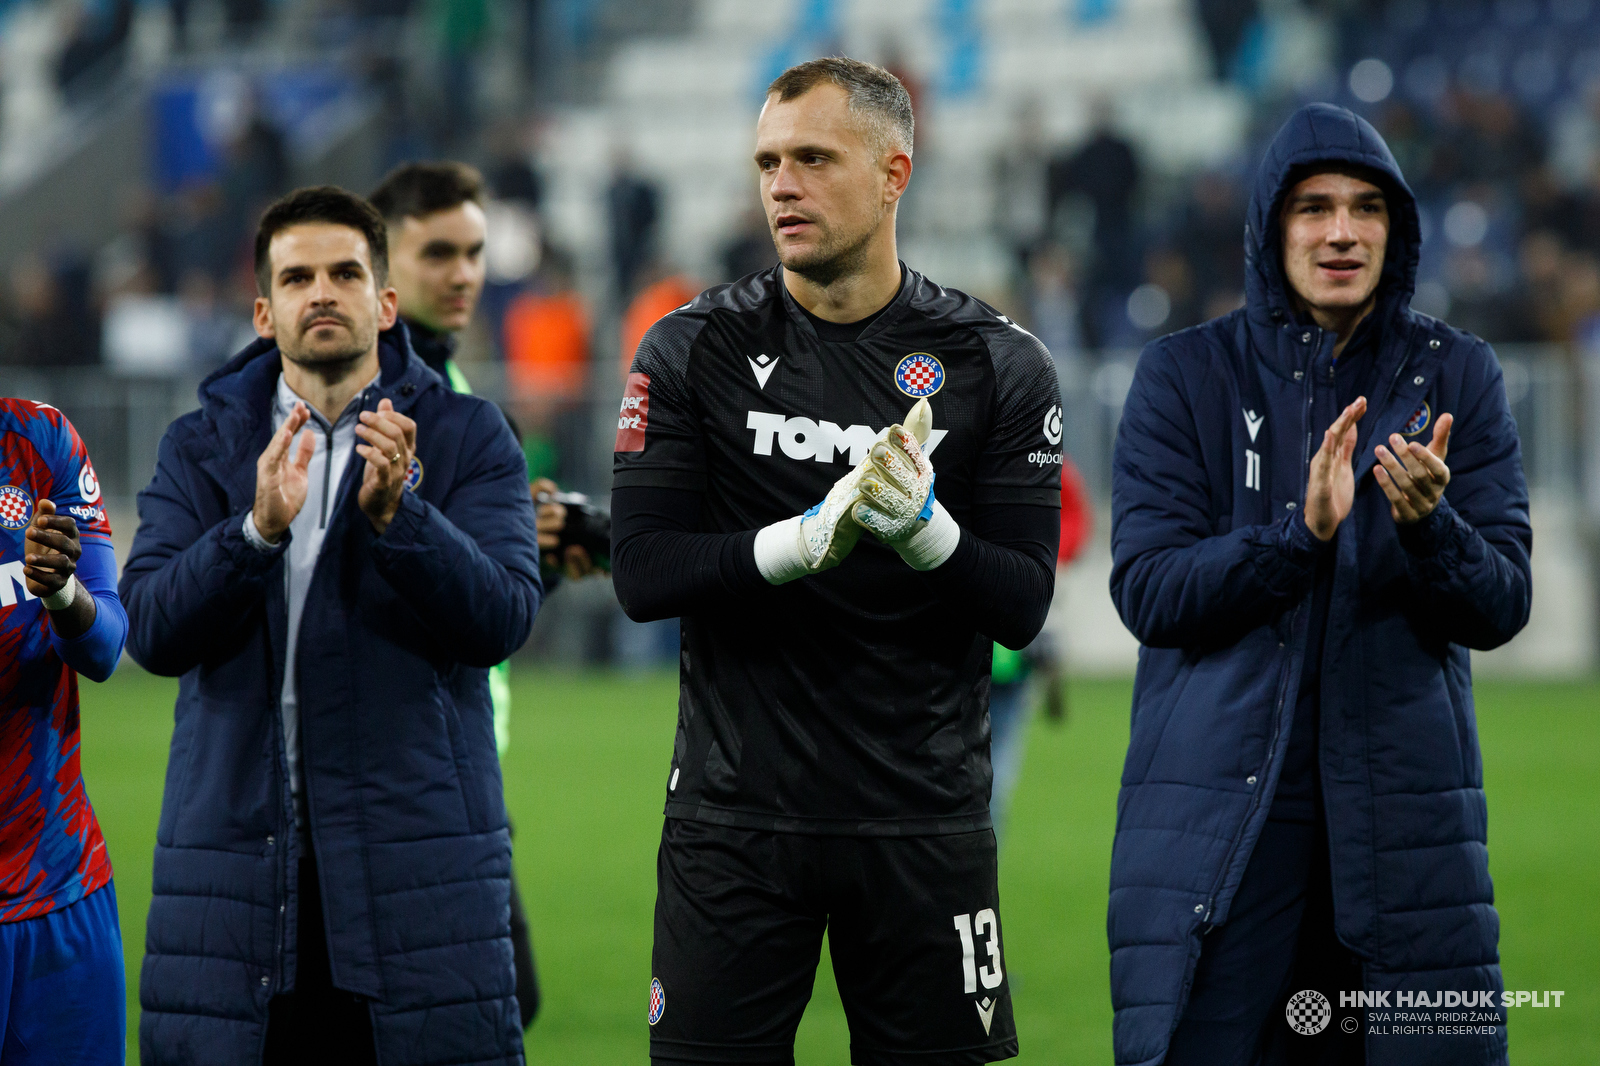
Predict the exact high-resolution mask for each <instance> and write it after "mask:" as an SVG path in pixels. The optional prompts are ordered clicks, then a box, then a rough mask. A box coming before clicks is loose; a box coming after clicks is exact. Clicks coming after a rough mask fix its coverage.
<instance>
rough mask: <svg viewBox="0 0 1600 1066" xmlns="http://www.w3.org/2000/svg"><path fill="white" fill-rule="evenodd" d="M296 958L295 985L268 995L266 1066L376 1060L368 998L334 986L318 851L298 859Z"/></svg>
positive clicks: (360, 1065)
mask: <svg viewBox="0 0 1600 1066" xmlns="http://www.w3.org/2000/svg"><path fill="white" fill-rule="evenodd" d="M299 919H300V923H299V924H300V935H299V940H298V942H297V943H298V945H299V948H298V950H299V962H298V964H297V966H296V970H295V982H294V989H293V990H292V991H289V992H284V993H282V994H280V995H276V996H273V997H272V1002H271V1003H270V1004H268V1008H267V1010H268V1013H267V1046H266V1050H265V1053H264V1054H263V1055H262V1062H263V1064H265V1066H322V1064H324V1063H326V1064H327V1066H367V1064H371V1066H377V1062H378V1054H377V1051H376V1049H375V1048H374V1047H373V1043H372V1012H371V1010H370V1009H369V1008H368V1006H367V1003H366V1000H365V999H363V998H362V997H360V996H356V995H352V994H351V993H349V992H345V991H342V990H340V989H337V988H335V987H333V975H332V972H331V971H330V969H329V966H328V935H327V931H326V927H325V926H324V924H323V920H322V890H321V887H320V886H319V885H318V883H317V861H316V856H314V855H313V854H312V853H311V849H310V847H309V846H308V847H307V848H306V851H305V854H304V855H303V856H302V857H301V859H300V914H299Z"/></svg>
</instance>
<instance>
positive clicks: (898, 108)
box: [767, 56, 917, 155]
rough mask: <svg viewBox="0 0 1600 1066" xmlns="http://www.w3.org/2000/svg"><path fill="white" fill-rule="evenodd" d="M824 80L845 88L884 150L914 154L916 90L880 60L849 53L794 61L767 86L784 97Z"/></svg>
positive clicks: (871, 139)
mask: <svg viewBox="0 0 1600 1066" xmlns="http://www.w3.org/2000/svg"><path fill="white" fill-rule="evenodd" d="M824 82H826V83H828V84H831V85H837V86H838V87H839V88H841V89H843V90H844V92H845V98H846V99H847V100H848V101H849V104H850V113H851V114H852V115H854V116H855V117H856V119H857V120H858V121H859V122H860V123H861V124H862V127H863V129H862V132H863V134H864V135H865V137H866V140H867V143H868V144H869V145H871V146H872V148H873V150H874V151H876V152H877V153H878V154H879V155H882V154H883V153H884V152H889V151H895V152H904V153H905V154H906V155H910V154H911V143H912V141H913V140H914V138H915V137H916V132H917V124H916V118H915V116H913V115H912V113H911V94H910V93H908V92H906V87H905V86H904V85H902V84H900V79H899V78H897V77H895V76H894V75H893V74H890V73H889V72H888V71H887V70H884V69H883V68H882V67H880V66H875V65H873V64H871V63H863V62H861V61H860V60H859V59H848V58H846V57H844V56H828V57H827V58H824V59H812V60H809V61H807V62H805V63H801V64H798V65H797V66H793V67H790V68H789V69H788V70H786V71H784V72H783V73H782V74H780V75H778V77H777V78H776V79H774V80H773V82H772V84H771V85H769V86H767V95H768V96H774V95H776V96H777V98H778V102H779V103H783V102H786V101H789V100H793V99H794V98H795V97H797V96H804V95H805V94H806V93H808V92H810V91H811V90H812V89H815V88H816V87H817V86H818V85H821V84H823V83H824Z"/></svg>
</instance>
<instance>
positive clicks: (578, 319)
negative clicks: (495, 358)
mask: <svg viewBox="0 0 1600 1066" xmlns="http://www.w3.org/2000/svg"><path fill="white" fill-rule="evenodd" d="M503 339H504V342H505V352H506V375H507V376H508V377H509V378H510V379H511V385H512V387H513V388H515V389H516V390H517V391H518V392H520V393H522V394H524V395H526V396H534V397H538V398H539V399H546V400H555V399H567V398H570V397H573V396H577V395H579V394H580V393H581V392H582V391H583V384H584V379H585V378H586V377H587V376H588V372H589V315H588V313H587V312H585V311H584V309H583V301H582V300H580V299H579V297H578V294H577V293H576V292H572V291H568V292H558V293H553V294H550V295H542V294H539V293H531V292H530V293H524V294H522V295H521V296H518V297H517V298H516V299H515V300H513V301H511V306H510V307H509V308H508V309H507V310H506V319H505V325H504V328H503Z"/></svg>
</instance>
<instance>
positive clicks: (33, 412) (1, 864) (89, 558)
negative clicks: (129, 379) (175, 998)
mask: <svg viewBox="0 0 1600 1066" xmlns="http://www.w3.org/2000/svg"><path fill="white" fill-rule="evenodd" d="M80 523H81V525H80ZM0 560H3V562H0V649H3V651H0V795H3V799H0V1041H3V1047H0V1058H3V1060H4V1061H5V1062H6V1063H8V1064H9V1063H12V1062H19V1063H31V1062H38V1063H44V1062H73V1063H83V1064H84V1066H91V1064H92V1066H101V1064H104V1066H113V1064H120V1063H121V1062H122V1059H123V1053H124V1051H125V1049H126V1041H127V1036H126V1029H127V994H126V992H125V990H124V988H123V969H122V932H121V929H120V928H119V926H118V924H117V891H116V888H115V886H114V885H113V884H112V881H111V860H110V858H109V857H108V856H107V854H106V845H105V840H104V839H103V838H102V837H101V835H100V823H99V822H98V821H97V820H96V818H95V816H94V810H93V808H91V807H90V806H89V798H88V796H87V794H86V793H85V792H84V785H83V775H82V773H81V772H80V770H79V767H78V675H79V674H80V673H81V674H83V675H84V676H85V677H88V678H90V679H91V680H94V681H104V680H106V679H107V678H108V677H110V676H111V672H112V671H113V670H115V669H116V668H117V661H118V660H119V659H120V658H121V657H122V645H123V641H124V640H125V639H126V638H127V635H128V616H127V614H126V613H125V612H124V611H123V609H122V601H121V600H119V599H118V598H117V588H116V581H117V558H116V554H115V553H114V552H113V551H112V549H111V523H110V522H108V521H107V520H106V513H105V510H104V507H103V501H102V500H101V498H100V482H99V480H98V479H97V478H96V477H95V472H94V466H93V464H91V463H90V462H89V451H88V449H87V448H85V447H84V446H83V441H81V440H80V439H78V433H77V431H76V430H75V429H73V428H72V423H70V422H68V421H67V419H66V416H65V415H63V414H62V413H61V412H60V411H57V410H56V409H55V408H54V407H51V406H49V405H48V404H42V403H36V402H34V401H32V400H20V399H8V398H0Z"/></svg>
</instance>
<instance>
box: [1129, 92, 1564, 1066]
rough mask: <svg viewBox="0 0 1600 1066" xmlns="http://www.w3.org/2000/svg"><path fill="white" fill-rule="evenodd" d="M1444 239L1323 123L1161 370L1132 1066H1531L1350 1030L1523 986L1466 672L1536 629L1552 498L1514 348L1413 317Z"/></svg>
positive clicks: (1377, 144) (1502, 1046)
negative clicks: (1240, 282) (1377, 1018)
mask: <svg viewBox="0 0 1600 1066" xmlns="http://www.w3.org/2000/svg"><path fill="white" fill-rule="evenodd" d="M1420 244H1421V239H1420V232H1419V225H1418V216H1417V208H1416V203H1415V200H1414V198H1413V196H1412V194H1411V191H1410V189H1409V188H1408V187H1407V185H1406V182H1405V178H1404V177H1403V176H1402V175H1401V173H1400V170H1399V168H1398V167H1397V166H1396V164H1395V161H1394V158H1393V156H1392V155H1390V153H1389V150H1388V147H1387V146H1386V145H1385V144H1384V143H1383V141H1382V139H1381V138H1380V137H1379V136H1378V134H1377V132H1376V131H1375V130H1374V129H1373V128H1372V127H1371V126H1370V125H1368V124H1367V123H1366V122H1364V121H1363V120H1361V119H1359V118H1358V117H1356V116H1355V115H1353V114H1351V113H1350V112H1348V111H1345V110H1343V109H1341V108H1336V107H1332V106H1329V105H1324V104H1314V105H1311V106H1309V107H1306V108H1304V109H1302V110H1301V111H1300V112H1298V113H1297V114H1296V115H1294V116H1293V117H1292V118H1291V119H1290V120H1289V122H1288V123H1287V124H1286V125H1285V126H1284V128H1283V129H1282V130H1281V131H1280V132H1279V133H1278V135H1277V137H1276V138H1275V139H1274V141H1273V142H1272V145H1271V147H1270V148H1269V149H1268V151H1267V156H1266V159H1265V160H1264V161H1263V163H1262V165H1261V171H1260V176H1259V178H1258V180H1257V183H1256V188H1255V193H1254V196H1253V198H1252V201H1251V205H1250V214H1249V219H1248V225H1247V227H1246V233H1245V255H1246V261H1247V266H1248V274H1247V277H1248V283H1247V284H1248V290H1247V296H1246V305H1245V307H1244V308H1243V309H1242V310H1239V311H1236V312H1234V313H1232V314H1230V315H1227V316H1224V317H1223V318H1220V319H1216V320H1214V321H1212V322H1208V323H1206V324H1204V325H1202V326H1199V327H1197V328H1195V329H1191V330H1185V331H1183V332H1181V333H1177V334H1174V335H1172V336H1170V337H1166V338H1163V339H1161V340H1158V341H1156V342H1154V343H1152V344H1151V345H1150V346H1149V347H1148V348H1147V349H1146V350H1145V352H1144V354H1143V356H1142V357H1141V359H1140V361H1139V367H1138V371H1137V373H1136V374H1135V378H1134V383H1133V387H1132V390H1131V391H1130V393H1129V395H1128V400H1127V405H1126V407H1125V408H1124V412H1123V419H1122V425H1121V428H1120V430H1119V433H1118V439H1117V448H1116V459H1115V473H1114V481H1113V509H1114V519H1113V521H1114V530H1113V537H1112V539H1113V551H1114V554H1115V565H1114V569H1113V572H1112V578H1111V591H1112V596H1113V599H1114V600H1115V601H1116V604H1117V608H1118V610H1119V612H1120V613H1121V615H1122V619H1123V621H1124V622H1125V623H1126V624H1127V625H1128V628H1129V629H1131V630H1132V631H1133V633H1134V635H1135V636H1137V637H1138V638H1139V640H1140V642H1141V644H1142V645H1143V648H1142V650H1141V652H1140V658H1139V672H1138V677H1137V681H1136V682H1135V688H1134V700H1133V720H1132V735H1131V740H1130V743H1129V749H1128V758H1127V763H1126V765H1125V767H1124V770H1123V776H1122V792H1121V795H1120V797H1119V799H1118V816H1117V835H1116V842H1115V845H1114V848H1113V853H1112V865H1111V900H1110V913H1109V917H1108V923H1107V930H1108V935H1109V938H1110V942H1111V951H1112V956H1111V987H1112V999H1113V1003H1114V1005H1115V1007H1116V1020H1115V1026H1114V1034H1115V1036H1114V1041H1115V1048H1116V1061H1117V1062H1118V1063H1119V1064H1132V1063H1139V1064H1152V1066H1153V1064H1155V1063H1161V1062H1165V1063H1167V1064H1169V1066H1179V1064H1183V1066H1187V1064H1190V1063H1204V1064H1206V1066H1231V1064H1239V1066H1247V1064H1254V1063H1258V1062H1269V1063H1295V1064H1301V1063H1323V1062H1327V1063H1347V1062H1362V1061H1366V1062H1370V1063H1373V1064H1391V1063H1392V1064H1397V1066H1398V1064H1402V1063H1403V1064H1405V1066H1421V1064H1440V1066H1443V1064H1468V1063H1473V1064H1477V1063H1484V1064H1488V1063H1501V1062H1504V1061H1505V1059H1506V1035H1505V1027H1504V1025H1503V1024H1496V1021H1495V1019H1494V1018H1493V1017H1491V1021H1490V1024H1487V1025H1482V1026H1479V1027H1475V1028H1474V1031H1471V1032H1464V1033H1462V1032H1456V1033H1451V1034H1449V1035H1441V1034H1438V1033H1431V1034H1423V1033H1419V1034H1415V1035H1398V1036H1396V1035H1380V1034H1379V1033H1376V1032H1374V1033H1368V1032H1366V1026H1365V1025H1364V1024H1363V1020H1362V1018H1361V1017H1360V1016H1359V1012H1358V1011H1350V1010H1345V1011H1341V1010H1340V1009H1339V1008H1340V999H1339V993H1340V992H1344V993H1347V994H1348V993H1351V992H1361V991H1366V992H1370V993H1381V994H1384V995H1386V996H1387V1000H1386V1002H1387V1004H1388V1005H1389V1006H1390V1007H1401V1006H1402V1005H1403V1004H1405V1003H1412V1004H1415V1003H1418V1002H1426V1003H1430V1004H1434V1005H1438V1004H1439V1003H1441V1002H1442V1001H1441V998H1440V993H1441V992H1442V991H1445V990H1458V991H1460V992H1462V993H1464V994H1465V996H1467V997H1471V998H1470V1000H1469V1002H1477V1003H1483V1004H1485V1009H1483V1010H1481V1011H1479V1012H1478V1013H1479V1015H1480V1016H1481V1015H1490V1016H1494V1015H1496V1013H1497V1012H1498V1006H1497V1005H1498V1003H1499V991H1500V990H1501V987H1502V982H1501V976H1500V968H1499V957H1498V953H1497V940H1498V934H1499V919H1498V917H1497V915H1496V914H1495V910H1494V906H1493V888H1492V886H1491V884H1490V880H1489V870H1488V852H1487V849H1486V846H1485V840H1486V829H1485V826H1486V820H1487V815H1486V807H1485V801H1484V795H1483V780H1482V764H1481V759H1480V756H1479V751H1478V741H1477V733H1476V726H1475V721H1474V716H1473V710H1472V685H1471V673H1470V663H1469V658H1468V649H1469V648H1478V649H1487V648H1492V647H1495V646H1497V645H1499V644H1503V643H1505V642H1506V641H1508V640H1510V639H1511V638H1512V637H1513V636H1514V635H1515V634H1516V633H1517V631H1518V630H1520V629H1521V628H1522V626H1523V625H1524V623H1525V622H1526V621H1527V617H1528V609H1529V598H1530V572H1529V552H1530V549H1531V543H1532V535H1531V532H1530V529H1529V525H1528V500H1527V489H1526V485H1525V482H1524V480H1523V475H1522V468H1521V460H1520V448H1519V445H1518V441H1517V431H1516V426H1515V424H1514V423H1513V422H1512V419H1511V414H1510V411H1509V409H1508V407H1507V404H1506V397H1505V389H1504V386H1503V383H1502V379H1501V373H1500V368H1499V366H1498V364H1497V363H1496V361H1495V357H1494V354H1493V352H1491V351H1490V349H1489V347H1488V345H1486V344H1485V343H1484V342H1483V341H1481V340H1479V339H1478V338H1476V337H1473V336H1471V335H1470V334H1466V333H1463V332H1461V331H1459V330H1455V329H1452V328H1450V327H1449V326H1447V325H1445V324H1444V323H1442V322H1439V321H1437V320H1435V319H1431V318H1429V317H1427V316H1425V315H1421V314H1418V313H1416V312H1414V311H1412V310H1411V309H1410V307H1409V301H1410V297H1411V292H1412V286H1413V282H1414V278H1415V273H1416V267H1417V259H1418V255H1419V248H1420ZM1300 993H1320V995H1321V996H1322V997H1324V998H1326V1000H1327V1001H1328V1003H1327V1004H1323V1003H1321V1002H1319V1000H1318V999H1317V997H1316V996H1315V995H1310V994H1304V995H1302V994H1300ZM1491 993H1493V995H1494V999H1493V1004H1494V1005H1495V1006H1488V1005H1487V1004H1488V1000H1489V995H1490V994H1491ZM1424 995H1425V996H1426V999H1425V1000H1424V999H1423V996H1424ZM1402 997H1403V998H1402ZM1419 1009H1421V1010H1423V1012H1424V1013H1426V1008H1425V1007H1423V1008H1419ZM1498 1017H1499V1018H1501V1019H1503V1013H1500V1014H1498ZM1351 1030H1354V1032H1351Z"/></svg>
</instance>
